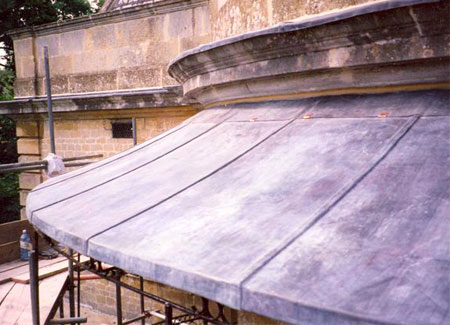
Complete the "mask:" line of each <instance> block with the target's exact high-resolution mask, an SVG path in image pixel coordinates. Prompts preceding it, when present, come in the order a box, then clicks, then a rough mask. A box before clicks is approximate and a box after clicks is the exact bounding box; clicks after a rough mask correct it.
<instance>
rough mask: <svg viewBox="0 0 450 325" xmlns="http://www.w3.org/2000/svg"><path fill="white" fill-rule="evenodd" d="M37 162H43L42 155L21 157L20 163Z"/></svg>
mask: <svg viewBox="0 0 450 325" xmlns="http://www.w3.org/2000/svg"><path fill="white" fill-rule="evenodd" d="M36 160H41V156H40V155H20V156H19V162H32V161H36Z"/></svg>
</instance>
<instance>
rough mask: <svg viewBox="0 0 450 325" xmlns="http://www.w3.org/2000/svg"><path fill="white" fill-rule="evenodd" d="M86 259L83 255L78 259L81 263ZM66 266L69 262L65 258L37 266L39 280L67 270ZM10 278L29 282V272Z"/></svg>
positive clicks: (15, 280) (17, 281)
mask: <svg viewBox="0 0 450 325" xmlns="http://www.w3.org/2000/svg"><path fill="white" fill-rule="evenodd" d="M88 260H89V258H88V257H85V256H82V257H81V259H80V261H81V262H82V263H83V262H86V261H88ZM68 266H69V263H68V262H67V261H66V260H64V261H61V262H59V263H55V264H52V265H49V266H46V267H40V268H39V280H42V279H45V278H48V277H51V276H53V275H55V274H58V273H61V272H64V271H66V270H67V268H68ZM11 280H12V281H14V282H16V283H23V284H27V283H30V273H29V272H26V273H23V274H20V275H17V276H14V277H12V278H11Z"/></svg>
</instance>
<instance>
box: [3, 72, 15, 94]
mask: <svg viewBox="0 0 450 325" xmlns="http://www.w3.org/2000/svg"><path fill="white" fill-rule="evenodd" d="M13 84H14V71H12V70H0V101H2V100H12V99H14V89H13Z"/></svg>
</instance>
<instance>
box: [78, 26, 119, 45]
mask: <svg viewBox="0 0 450 325" xmlns="http://www.w3.org/2000/svg"><path fill="white" fill-rule="evenodd" d="M84 37H85V43H84V44H85V46H84V50H85V51H86V50H87V51H89V50H98V49H108V48H112V47H114V46H115V44H116V41H117V36H116V25H115V24H108V25H103V26H95V27H92V28H89V29H85V36H84Z"/></svg>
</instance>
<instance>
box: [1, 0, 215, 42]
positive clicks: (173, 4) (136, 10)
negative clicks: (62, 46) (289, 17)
mask: <svg viewBox="0 0 450 325" xmlns="http://www.w3.org/2000/svg"><path fill="white" fill-rule="evenodd" d="M207 2H208V1H207V0H165V1H161V2H155V3H149V4H145V5H141V6H136V7H130V8H126V9H118V10H114V11H108V12H104V13H98V14H94V15H90V16H82V17H77V18H74V19H71V20H65V21H59V22H55V23H49V24H44V25H39V26H31V27H26V28H20V29H15V30H11V31H8V32H7V34H8V35H9V36H10V37H11V38H12V39H13V40H18V39H22V38H27V37H34V36H44V35H51V34H55V33H63V32H70V31H73V30H78V29H84V28H89V27H94V26H99V25H105V24H112V23H118V22H122V21H126V20H133V19H139V18H145V17H149V16H155V15H161V14H165V13H169V12H174V11H179V10H183V9H189V8H195V7H198V6H202V5H205V4H206V3H207Z"/></svg>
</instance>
